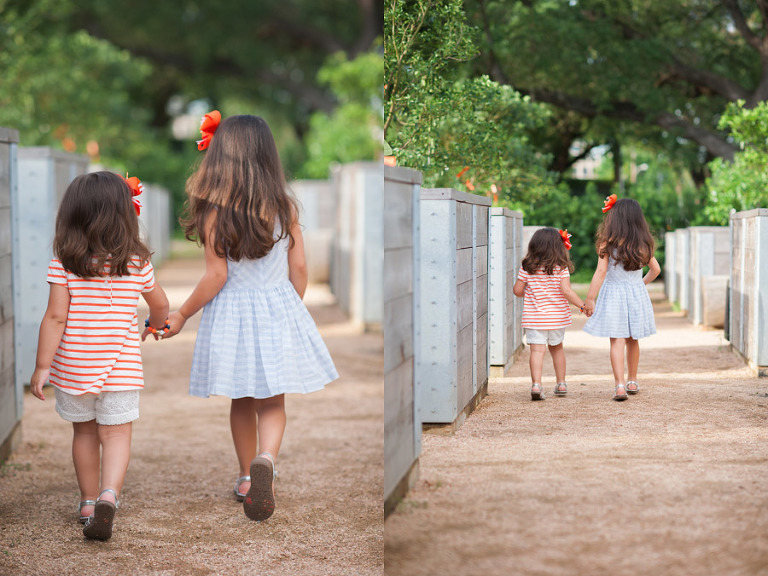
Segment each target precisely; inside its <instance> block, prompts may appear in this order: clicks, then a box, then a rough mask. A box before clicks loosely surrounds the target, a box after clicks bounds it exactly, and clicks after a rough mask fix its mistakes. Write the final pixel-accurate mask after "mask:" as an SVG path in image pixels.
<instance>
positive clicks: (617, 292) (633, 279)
mask: <svg viewBox="0 0 768 576" xmlns="http://www.w3.org/2000/svg"><path fill="white" fill-rule="evenodd" d="M603 212H605V213H606V215H605V218H604V219H603V221H602V223H601V224H600V226H599V227H598V229H597V240H596V242H595V247H596V249H597V255H598V257H599V260H598V262H597V269H596V270H595V274H594V275H593V276H592V282H591V283H590V285H589V291H588V292H587V298H586V304H585V307H586V310H587V314H588V315H589V316H590V318H589V319H588V320H587V322H586V324H585V325H584V330H585V331H586V332H587V333H589V334H592V335H593V336H607V337H608V338H610V339H611V368H612V369H613V379H614V384H615V386H616V388H615V393H614V396H613V399H614V400H617V401H622V400H626V399H627V398H628V396H627V394H637V393H638V392H639V391H640V385H639V384H638V382H637V369H638V365H639V363H640V343H639V342H638V339H640V338H645V337H646V336H650V335H652V334H656V323H655V321H654V318H653V306H652V305H651V299H650V297H649V296H648V290H647V289H646V287H645V285H646V284H648V283H650V282H652V281H653V280H654V279H655V278H656V277H657V276H658V275H659V272H661V268H660V266H659V263H658V261H657V260H656V258H655V257H654V256H653V250H654V241H653V236H652V235H651V231H650V229H649V227H648V223H647V222H646V221H645V217H644V216H643V210H642V208H641V207H640V204H638V203H637V201H636V200H632V199H631V198H622V199H620V200H617V199H616V195H615V194H612V195H611V196H609V197H608V198H607V199H606V201H605V206H604V207H603ZM645 266H648V273H647V274H646V275H645V276H643V267H645ZM598 292H599V294H598ZM595 298H597V302H595ZM625 351H626V359H627V378H626V379H625V374H624V354H625Z"/></svg>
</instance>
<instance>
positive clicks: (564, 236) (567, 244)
mask: <svg viewBox="0 0 768 576" xmlns="http://www.w3.org/2000/svg"><path fill="white" fill-rule="evenodd" d="M558 232H560V237H561V238H562V239H563V244H565V249H566V250H570V249H571V247H572V246H573V245H572V244H571V241H570V240H568V238H570V237H571V234H568V229H567V228H566V229H565V230H558Z"/></svg>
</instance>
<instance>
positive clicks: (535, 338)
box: [512, 228, 584, 400]
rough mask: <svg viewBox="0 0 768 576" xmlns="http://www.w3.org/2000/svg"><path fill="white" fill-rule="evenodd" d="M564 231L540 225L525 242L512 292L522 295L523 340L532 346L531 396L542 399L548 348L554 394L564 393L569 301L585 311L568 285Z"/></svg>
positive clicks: (570, 266) (570, 265)
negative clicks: (543, 367)
mask: <svg viewBox="0 0 768 576" xmlns="http://www.w3.org/2000/svg"><path fill="white" fill-rule="evenodd" d="M570 236H571V235H570V234H568V231H567V230H555V229H554V228H540V229H539V230H537V231H536V232H535V233H534V234H533V236H532V237H531V241H530V242H529V243H528V253H527V254H526V255H525V258H523V262H522V266H521V267H520V272H519V273H518V275H517V282H515V285H514V287H513V288H512V292H514V294H515V296H518V297H521V298H523V318H522V325H523V328H525V339H526V340H527V342H528V345H529V346H530V347H531V357H530V361H529V363H530V368H531V381H532V382H533V384H532V386H531V399H533V400H543V399H544V392H543V390H542V388H541V372H542V365H543V363H544V353H545V352H546V349H547V347H549V353H550V354H551V355H552V364H553V365H554V367H555V377H556V379H557V383H556V385H555V395H557V396H565V395H566V394H567V393H568V385H567V384H566V382H565V352H564V350H563V340H564V339H565V328H566V326H569V325H570V324H571V307H570V306H569V305H568V303H569V302H570V303H571V304H573V305H575V306H578V307H579V309H581V310H582V312H583V311H584V303H583V302H582V301H581V298H579V296H578V295H577V294H576V292H574V291H573V289H572V288H571V279H570V276H571V274H570V273H571V272H572V271H573V263H572V262H571V260H570V258H569V257H568V250H570V248H571V243H570V240H569V238H570Z"/></svg>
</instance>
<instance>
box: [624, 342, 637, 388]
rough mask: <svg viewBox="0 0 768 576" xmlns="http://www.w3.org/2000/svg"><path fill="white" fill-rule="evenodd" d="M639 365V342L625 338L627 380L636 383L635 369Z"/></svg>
mask: <svg viewBox="0 0 768 576" xmlns="http://www.w3.org/2000/svg"><path fill="white" fill-rule="evenodd" d="M639 364H640V342H638V341H637V340H635V339H634V338H627V380H633V381H637V367H638V365H639Z"/></svg>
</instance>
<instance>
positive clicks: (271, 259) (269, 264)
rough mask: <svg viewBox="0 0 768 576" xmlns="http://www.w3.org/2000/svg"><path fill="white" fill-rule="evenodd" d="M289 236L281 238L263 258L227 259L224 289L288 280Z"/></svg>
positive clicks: (256, 287)
mask: <svg viewBox="0 0 768 576" xmlns="http://www.w3.org/2000/svg"><path fill="white" fill-rule="evenodd" d="M289 242H290V240H289V238H287V237H284V238H281V239H280V240H279V241H278V242H277V244H275V246H274V247H273V248H272V250H270V251H269V252H268V253H267V255H266V256H264V257H263V258H256V259H254V260H251V259H246V258H243V259H242V260H240V261H237V262H235V261H234V260H227V283H226V284H225V285H224V288H223V289H222V290H254V289H257V290H258V289H264V288H269V287H272V286H274V285H276V284H283V283H286V282H289V280H288V245H289Z"/></svg>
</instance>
